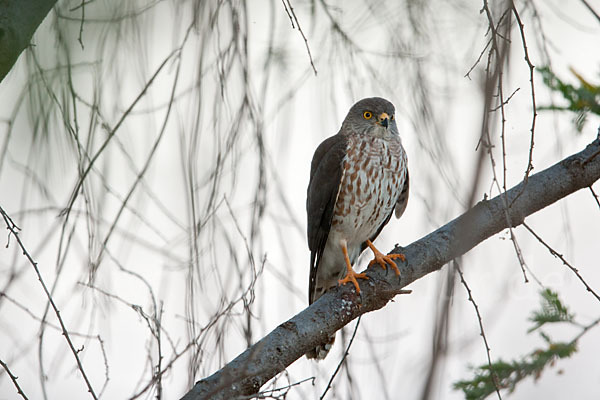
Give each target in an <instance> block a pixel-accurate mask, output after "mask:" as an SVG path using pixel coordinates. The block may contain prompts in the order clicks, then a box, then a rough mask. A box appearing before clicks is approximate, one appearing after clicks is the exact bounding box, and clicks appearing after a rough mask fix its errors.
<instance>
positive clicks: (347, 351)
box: [319, 317, 360, 400]
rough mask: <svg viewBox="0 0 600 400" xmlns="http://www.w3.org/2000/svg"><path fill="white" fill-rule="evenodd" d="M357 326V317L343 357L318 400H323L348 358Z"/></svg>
mask: <svg viewBox="0 0 600 400" xmlns="http://www.w3.org/2000/svg"><path fill="white" fill-rule="evenodd" d="M359 324H360V317H358V319H357V320H356V325H354V332H352V336H351V337H350V341H349V342H348V346H346V350H345V351H344V355H343V356H342V359H341V360H340V362H339V363H338V365H337V367H336V368H335V371H333V374H332V375H331V378H330V379H329V382H327V387H326V388H325V390H324V391H323V394H321V397H319V400H323V399H324V398H325V395H326V394H327V392H328V391H329V389H331V384H332V383H333V380H334V379H335V376H336V375H337V373H338V372H339V371H340V368H342V365H343V364H344V361H346V357H348V355H349V354H350V346H352V342H353V341H354V337H355V336H356V332H357V331H358V325H359Z"/></svg>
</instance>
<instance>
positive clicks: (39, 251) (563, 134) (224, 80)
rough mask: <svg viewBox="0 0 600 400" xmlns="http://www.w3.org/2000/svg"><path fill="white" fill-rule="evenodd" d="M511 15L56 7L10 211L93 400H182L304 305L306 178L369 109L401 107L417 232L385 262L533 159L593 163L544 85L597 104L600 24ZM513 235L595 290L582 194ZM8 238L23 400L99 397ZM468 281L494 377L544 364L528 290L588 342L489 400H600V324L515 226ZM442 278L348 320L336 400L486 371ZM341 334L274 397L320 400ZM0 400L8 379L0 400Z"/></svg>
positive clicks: (457, 6) (474, 266)
mask: <svg viewBox="0 0 600 400" xmlns="http://www.w3.org/2000/svg"><path fill="white" fill-rule="evenodd" d="M514 7H515V10H516V12H515V11H514V10H512V2H505V1H497V2H492V3H491V4H488V3H487V1H484V0H483V1H479V2H478V1H453V2H446V1H440V0H423V1H416V0H406V1H397V2H396V1H394V2H391V1H382V0H362V1H324V0H303V1H299V0H295V1H288V0H282V1H275V0H272V1H266V0H265V1H233V0H232V1H151V0H147V1H142V0H135V1H126V2H124V1H117V0H102V1H100V0H96V1H89V2H82V1H79V0H77V1H75V0H66V1H62V0H60V1H58V3H57V5H56V6H55V8H54V9H53V10H52V11H51V12H50V14H49V15H48V17H47V18H46V19H45V21H44V22H43V24H42V25H41V26H40V27H39V29H38V30H37V32H36V34H35V35H34V37H33V45H32V46H31V47H30V48H28V49H27V50H26V51H25V52H23V54H22V55H21V57H20V59H19V61H18V62H17V63H16V64H15V66H14V68H13V70H12V71H11V73H10V74H9V75H8V76H7V77H6V78H5V79H4V80H3V81H2V83H1V84H0V206H1V207H2V208H3V209H4V210H5V211H6V213H7V214H8V215H10V217H12V219H13V221H14V222H15V223H16V224H17V225H18V226H19V228H20V229H21V231H20V238H21V240H22V241H23V244H24V246H25V247H26V249H27V251H28V253H29V254H30V255H31V257H32V258H33V259H34V260H35V261H36V262H37V265H38V268H39V270H40V274H41V276H42V277H43V280H44V282H45V284H46V286H47V287H48V289H49V291H50V292H51V294H52V298H53V300H54V302H55V303H56V306H57V307H58V309H59V310H60V314H61V316H62V318H63V320H64V323H65V325H66V327H67V329H68V331H69V333H70V338H71V340H72V341H73V345H74V347H75V348H76V349H77V350H78V355H79V357H80V359H81V362H82V365H83V368H84V370H85V372H86V374H87V376H88V378H89V379H90V382H91V385H92V387H93V388H94V390H95V392H96V394H97V395H101V397H102V398H109V399H115V398H144V399H145V398H153V397H154V398H164V399H177V398H179V397H181V396H182V395H183V394H185V393H186V392H187V391H188V390H189V389H190V388H191V387H192V385H193V383H194V382H195V381H197V380H199V379H201V378H203V377H206V376H207V375H210V374H212V373H213V372H215V371H216V370H217V369H219V368H220V367H221V366H223V365H224V364H225V363H226V362H228V361H230V360H232V359H233V358H234V357H235V356H237V355H238V354H239V353H240V352H241V351H243V350H244V349H245V348H246V347H247V346H248V345H249V344H252V343H254V342H256V341H257V340H259V339H260V338H261V337H263V336H264V335H265V334H266V333H268V332H270V331H271V330H272V329H273V328H275V327H276V326H277V325H278V324H280V323H282V322H284V321H285V320H287V319H289V318H290V317H292V316H293V315H295V314H296V313H298V312H299V311H301V310H302V309H304V308H305V307H306V306H307V302H308V301H307V292H308V274H309V251H308V246H307V242H306V233H305V230H306V211H305V201H306V188H307V185H308V177H309V170H310V161H311V158H312V154H313V152H314V150H315V149H316V147H317V146H318V144H319V143H320V142H321V141H322V140H324V139H325V138H326V137H328V136H331V135H333V134H335V133H336V132H337V130H338V129H339V127H340V125H341V122H342V120H343V118H344V117H345V115H346V112H347V111H348V109H349V108H350V106H351V105H352V104H354V103H355V102H356V101H358V100H360V99H361V98H364V97H370V96H380V97H385V98H387V99H389V100H390V101H392V102H393V103H394V104H395V106H396V110H397V111H396V112H397V113H396V117H397V120H398V126H399V130H400V134H401V137H402V140H403V143H404V147H405V148H406V150H407V153H408V157H409V170H410V175H411V194H410V201H409V204H408V208H407V211H406V213H405V214H404V216H403V217H402V219H400V220H395V219H392V221H391V222H390V224H389V225H388V226H387V227H386V229H385V230H384V231H383V233H382V234H381V236H380V237H379V238H378V240H377V242H376V245H377V246H378V247H379V248H380V249H381V250H382V251H383V250H385V251H386V252H387V251H389V250H391V249H392V247H393V246H394V244H396V243H399V244H401V245H408V244H409V243H411V242H413V241H415V240H417V239H419V238H421V237H422V236H424V235H426V234H427V233H429V232H431V231H432V230H434V229H437V228H438V227H439V226H441V225H443V224H445V223H446V222H448V221H450V220H451V219H453V218H454V217H456V216H458V215H459V214H461V213H462V212H464V211H465V210H466V209H467V208H468V207H469V206H470V205H471V204H472V203H473V202H476V201H479V200H481V199H483V198H484V196H487V197H493V196H496V195H498V194H499V193H500V191H501V190H504V189H510V188H511V187H512V186H514V185H516V184H518V183H519V182H520V181H521V180H523V179H524V177H525V175H526V171H528V165H529V164H530V161H531V165H532V166H533V170H532V172H531V173H535V172H537V171H541V170H542V169H544V168H546V167H548V166H550V165H552V164H554V163H556V162H558V161H559V160H561V159H562V158H564V157H566V156H568V155H570V154H572V153H575V152H578V151H580V150H581V149H583V148H584V147H585V146H586V145H587V144H588V143H590V142H591V141H592V140H593V139H594V138H595V137H596V130H597V128H598V125H599V123H600V118H598V117H597V116H595V115H594V114H593V113H587V114H585V113H572V112H566V111H563V110H560V108H561V107H564V106H565V105H566V104H567V103H566V102H565V100H564V98H563V96H561V95H560V93H557V92H556V91H552V90H551V89H550V88H549V87H548V85H545V84H544V82H543V75H542V74H541V73H539V71H538V70H539V69H540V67H544V66H546V67H549V68H550V69H551V71H552V72H553V73H554V74H555V75H556V76H558V77H560V78H561V79H562V80H564V82H567V83H569V84H572V85H574V86H585V84H586V83H587V84H588V85H591V86H592V87H593V86H594V85H596V86H597V85H600V73H599V72H600V51H599V50H600V47H599V43H600V18H599V17H598V14H597V13H598V12H600V2H599V1H597V0H588V1H587V2H586V1H583V0H582V1H570V2H562V1H559V0H548V1H533V0H528V1H518V2H515V3H514ZM594 10H595V12H594ZM516 15H518V16H519V18H520V21H521V22H522V26H520V24H519V23H518V20H517V19H516ZM490 26H491V27H492V29H490ZM521 33H523V36H522V35H521ZM523 38H524V40H525V44H526V46H524V42H523ZM525 48H526V49H527V59H525ZM528 60H529V61H530V62H531V63H532V64H533V65H534V66H535V67H536V68H535V69H534V70H533V73H532V72H531V71H532V70H531V68H530V66H529V65H528ZM531 77H533V87H534V90H535V91H534V93H535V94H534V95H533V96H532V83H531V81H530V79H531ZM499 88H500V89H501V90H499ZM501 104H503V106H502V107H500V105H501ZM545 108H556V109H557V110H546V109H545ZM534 110H535V111H536V112H535V113H534ZM536 114H537V115H536ZM534 115H536V116H535V117H534ZM503 121H505V122H504V123H503ZM532 123H535V127H534V142H535V146H534V147H533V150H532V151H530V150H531V143H532V137H531V129H532ZM487 149H489V152H488V151H487ZM503 154H504V155H503ZM593 190H594V191H595V192H596V193H600V184H598V183H597V184H596V185H594V186H593ZM526 223H527V224H528V226H529V227H530V228H531V229H532V230H533V231H534V232H535V233H536V234H538V235H539V236H540V237H541V238H542V239H543V240H544V242H545V243H547V244H548V245H550V246H552V248H553V249H554V250H555V251H556V252H558V253H560V254H561V255H563V256H564V258H565V260H567V261H568V262H569V263H570V264H571V265H572V266H573V267H574V268H577V269H578V271H579V274H580V275H581V277H582V278H583V279H584V280H585V282H586V283H587V284H588V285H589V286H590V287H591V288H593V289H599V290H600V268H598V267H599V266H600V262H599V261H598V245H599V244H600V241H599V237H600V228H599V226H600V204H599V203H598V202H597V199H595V198H594V195H593V193H592V192H591V191H590V190H582V191H580V192H577V193H575V194H573V195H571V196H569V197H568V198H566V199H564V200H562V201H559V202H558V203H556V204H554V205H552V206H550V207H548V208H547V209H544V210H542V211H540V212H538V213H537V214H535V215H533V216H531V217H529V218H527V219H526ZM1 240H2V242H3V244H6V245H7V246H6V248H4V247H2V248H1V249H0V359H1V360H2V361H3V362H5V363H6V364H7V365H8V367H9V368H10V370H11V371H12V373H13V374H14V375H16V376H18V377H19V379H18V383H19V385H20V386H21V388H22V389H23V391H24V392H25V394H26V395H27V396H28V397H29V398H30V399H40V398H44V399H53V398H69V399H76V398H89V394H88V393H87V387H86V385H85V383H84V381H83V378H82V375H81V373H80V371H79V369H78V368H77V365H76V363H75V359H74V357H73V355H72V354H71V352H70V351H69V349H68V346H67V343H66V341H65V339H64V337H63V335H62V334H61V330H60V327H59V322H58V320H57V318H56V315H55V313H54V311H53V310H52V308H51V307H50V305H49V303H48V299H47V297H46V295H45V293H44V291H43V289H42V286H41V285H40V282H39V281H38V278H37V275H36V273H35V271H34V269H33V267H32V265H31V264H30V263H29V262H28V260H27V258H26V257H24V256H23V254H22V251H21V249H20V248H19V247H18V246H17V243H16V241H15V240H14V238H10V237H9V235H8V231H6V236H5V237H3V238H2V239H1ZM369 257H370V255H369V254H367V256H366V258H365V259H363V258H361V259H360V260H359V266H358V267H356V269H357V270H362V269H364V268H365V266H366V261H368V258H369ZM460 267H461V270H462V272H463V273H464V279H465V281H466V282H467V283H468V286H469V287H470V289H471V291H472V297H473V299H474V300H475V302H476V304H477V306H478V310H479V313H480V317H481V322H482V325H483V327H484V330H485V336H486V339H487V342H488V345H489V347H490V349H491V350H490V358H491V361H492V362H496V361H498V360H505V361H507V362H508V361H511V360H519V359H521V358H522V357H523V356H524V355H527V354H531V353H532V352H535V350H536V349H540V348H546V347H548V343H547V341H546V340H545V339H544V338H543V337H541V335H540V334H539V332H537V331H536V332H531V333H528V329H529V328H531V326H532V322H531V321H530V320H529V319H530V317H531V316H532V313H533V312H534V311H535V310H538V309H539V308H540V301H541V297H540V291H541V290H544V289H547V288H548V289H551V290H553V291H554V292H556V293H558V295H559V297H560V299H561V300H562V302H563V304H564V305H565V306H566V307H568V309H569V312H570V313H572V314H573V315H574V319H573V320H574V321H575V322H576V323H558V324H552V326H550V327H548V328H545V330H544V332H545V334H547V335H549V336H551V337H552V339H553V340H554V341H566V342H568V341H570V340H572V339H573V338H574V337H576V336H577V335H578V334H579V333H580V332H581V330H582V328H583V327H585V326H590V327H591V328H590V329H588V330H586V331H585V334H583V335H582V336H581V338H580V339H579V340H578V342H577V352H575V353H574V354H572V355H571V357H569V358H564V359H560V360H555V361H554V362H552V365H549V366H548V367H547V368H546V369H544V372H543V373H542V374H541V375H539V374H538V376H534V377H528V378H525V379H523V380H522V381H521V382H520V383H519V384H518V385H517V386H516V388H515V390H514V392H512V394H510V393H509V391H508V390H502V391H501V394H502V395H503V397H509V398H514V399H531V398H567V397H569V398H571V397H573V398H578V399H597V398H598V397H599V396H600V364H599V362H598V357H597V354H598V353H599V352H600V328H599V327H596V326H595V325H593V323H594V321H596V320H597V319H598V318H599V317H600V302H599V300H598V299H597V298H595V297H594V295H593V294H591V293H590V292H588V291H586V288H585V286H584V285H583V284H582V282H581V281H580V279H579V278H578V277H577V276H576V275H575V274H574V273H573V271H572V270H571V269H569V268H568V267H567V266H565V265H563V262H562V261H561V260H560V259H558V258H556V257H554V256H553V255H552V254H551V253H550V252H549V251H548V249H547V248H546V247H545V246H544V245H543V244H542V243H541V242H540V241H539V240H537V239H536V238H535V237H534V236H533V235H532V234H531V233H530V232H529V231H528V230H527V229H525V228H524V227H522V226H521V227H518V228H515V229H514V230H513V231H512V234H511V232H510V231H505V232H502V233H500V234H498V235H496V236H494V237H492V238H490V239H488V240H487V241H486V242H484V243H483V244H481V245H480V246H478V247H476V248H475V249H474V250H473V251H471V252H470V253H468V254H467V255H466V256H464V257H462V259H461V260H460ZM522 269H523V270H524V271H525V274H526V275H527V279H525V277H524V272H523V271H522ZM447 270H448V267H445V268H444V269H442V270H441V271H439V272H437V273H434V274H431V275H429V276H427V277H425V278H423V279H421V280H419V281H417V282H415V283H414V284H412V285H411V286H410V287H409V289H412V291H413V292H412V294H411V295H405V296H400V297H398V298H396V299H395V301H394V302H393V303H390V304H389V305H388V306H387V307H385V308H384V309H382V310H380V311H377V312H374V313H371V314H367V315H365V316H363V318H362V321H361V323H360V326H359V327H358V330H357V333H356V337H355V340H354V342H353V344H352V346H351V348H350V353H349V356H348V358H347V359H346V360H345V361H344V363H343V367H342V369H341V370H340V373H339V374H338V375H337V376H336V377H335V379H334V381H333V383H332V388H331V389H330V390H329V391H328V392H327V394H326V398H331V399H374V398H381V399H395V398H400V397H402V398H406V399H418V398H432V399H438V398H440V399H442V398H443V399H459V398H464V396H465V395H464V394H463V392H461V391H460V390H456V389H454V388H453V384H454V383H455V382H457V381H459V380H465V379H472V377H473V374H474V372H473V370H472V369H471V367H476V366H480V365H486V364H487V362H488V359H487V353H486V347H485V345H484V343H483V341H482V338H481V336H480V325H479V319H478V315H477V314H476V312H475V310H474V307H473V303H472V302H470V301H469V295H468V293H467V291H466V290H465V287H464V286H463V284H461V282H460V279H458V278H459V277H458V276H456V277H454V276H452V278H451V279H449V278H448V277H449V276H450V275H449V274H448V273H447ZM526 280H528V282H526ZM448 285H450V286H451V287H452V288H453V292H452V296H451V297H450V298H449V297H448V296H447V293H448V290H447V287H448ZM443 316H446V317H447V321H446V322H445V323H444V324H441V323H440V321H441V320H443V319H444V318H442V317H443ZM441 325H443V326H441ZM354 326H355V322H353V323H351V324H350V325H348V326H347V327H346V328H345V329H344V330H343V331H342V332H341V333H340V332H338V336H337V341H336V345H335V347H334V349H333V350H332V352H331V354H330V355H329V356H328V358H327V359H326V360H325V361H323V362H320V363H316V362H312V361H309V360H307V359H306V358H301V359H299V360H298V361H296V362H295V363H294V364H292V365H291V366H290V367H289V368H288V369H287V370H286V371H285V372H284V373H282V374H280V375H278V376H277V377H276V378H275V380H274V381H272V382H270V383H269V384H267V385H265V386H264V387H263V389H265V390H266V389H269V388H274V387H285V386H286V385H289V384H292V383H295V382H299V381H302V380H305V379H307V378H312V377H314V380H307V381H305V382H303V383H300V384H298V385H296V386H293V387H292V388H290V389H289V391H288V392H287V393H286V394H285V396H287V397H286V398H289V399H312V398H319V397H320V396H321V395H322V394H323V392H324V391H325V389H326V388H327V386H328V382H329V379H330V378H331V376H332V374H333V372H334V370H335V368H336V366H337V365H338V364H339V363H340V360H341V359H342V356H343V353H344V351H345V349H346V346H347V343H348V341H349V339H350V336H351V335H352V332H353V329H354ZM436 332H438V333H440V332H441V333H442V335H441V336H442V339H440V335H439V334H438V335H436ZM440 340H441V342H440ZM436 343H437V345H436ZM440 343H443V346H442V347H440V346H439V344H440ZM278 393H279V394H280V395H281V393H283V392H278ZM493 396H494V397H498V396H497V395H496V394H493ZM13 398H19V395H18V394H17V393H16V389H15V387H14V385H13V383H12V381H11V380H10V378H9V376H8V375H7V373H6V372H5V371H4V370H2V371H0V399H13Z"/></svg>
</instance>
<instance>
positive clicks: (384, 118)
mask: <svg viewBox="0 0 600 400" xmlns="http://www.w3.org/2000/svg"><path fill="white" fill-rule="evenodd" d="M378 120H379V121H378V124H379V125H382V126H384V127H385V128H387V127H388V123H389V120H390V116H389V115H388V114H387V113H381V114H379V117H378Z"/></svg>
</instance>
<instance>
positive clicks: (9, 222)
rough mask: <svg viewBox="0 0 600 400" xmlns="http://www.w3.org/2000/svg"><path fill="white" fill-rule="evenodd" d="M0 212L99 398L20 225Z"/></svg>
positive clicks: (85, 376)
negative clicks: (25, 241)
mask: <svg viewBox="0 0 600 400" xmlns="http://www.w3.org/2000/svg"><path fill="white" fill-rule="evenodd" d="M0 214H2V218H3V219H4V223H5V224H6V229H8V230H9V232H10V234H12V236H13V237H14V238H15V239H16V240H17V243H18V244H19V247H20V248H21V251H22V252H23V255H24V256H25V257H26V258H27V260H28V261H29V263H30V264H31V266H32V267H33V269H34V271H35V273H36V275H37V277H38V280H39V281H40V284H41V285H42V288H43V289H44V293H45V294H46V297H47V298H48V302H49V303H50V305H51V306H52V309H53V310H54V314H55V315H56V318H57V319H58V322H59V323H60V327H61V329H62V334H63V336H64V337H65V340H66V341H67V344H68V345H69V348H70V349H71V352H72V353H73V356H74V357H75V361H76V362H77V368H78V369H79V371H80V372H81V375H82V376H83V379H84V381H85V384H86V385H87V388H88V392H89V393H90V395H91V396H92V397H93V398H94V399H95V400H97V399H98V397H97V396H96V393H95V392H94V389H93V388H92V384H91V382H90V380H89V379H88V376H87V374H86V373H85V370H84V369H83V365H82V364H81V360H80V359H79V356H78V350H77V349H75V346H73V342H72V341H71V336H70V335H69V331H68V330H67V327H66V326H65V323H64V321H63V319H62V317H61V316H60V311H59V310H58V307H57V306H56V303H54V299H53V298H52V295H51V294H50V292H49V291H48V288H47V287H46V284H45V283H44V279H43V278H42V275H41V274H40V270H39V269H38V266H37V263H36V262H35V261H34V260H33V258H32V257H31V255H30V254H29V252H28V251H27V249H26V248H25V245H24V244H23V242H22V241H21V237H20V236H19V230H20V229H19V227H18V226H17V225H16V224H15V223H14V222H13V221H12V219H11V218H10V216H8V214H7V213H6V212H5V211H4V209H3V208H2V207H0Z"/></svg>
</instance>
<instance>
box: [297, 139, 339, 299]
mask: <svg viewBox="0 0 600 400" xmlns="http://www.w3.org/2000/svg"><path fill="white" fill-rule="evenodd" d="M346 147H347V138H346V137H345V136H342V135H340V134H337V135H335V136H332V137H330V138H328V139H326V140H325V141H323V142H322V143H321V144H320V145H319V147H317V150H316V151H315V154H314V156H313V159H312V163H311V168H310V182H309V184H308V190H307V198H306V211H307V219H308V220H307V231H308V248H309V249H310V280H309V284H308V298H309V302H311V303H312V300H311V297H312V292H313V291H314V288H315V283H316V278H317V268H318V266H319V261H320V259H321V256H322V255H323V250H324V249H325V243H327V236H328V235H329V230H330V229H331V221H332V219H333V212H334V209H335V202H336V201H337V197H338V194H339V191H340V184H341V182H342V174H343V171H344V166H343V164H344V157H345V156H346Z"/></svg>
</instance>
